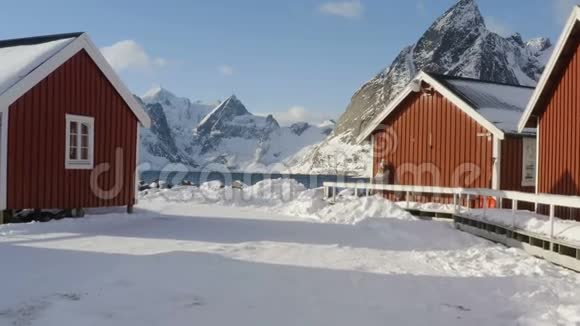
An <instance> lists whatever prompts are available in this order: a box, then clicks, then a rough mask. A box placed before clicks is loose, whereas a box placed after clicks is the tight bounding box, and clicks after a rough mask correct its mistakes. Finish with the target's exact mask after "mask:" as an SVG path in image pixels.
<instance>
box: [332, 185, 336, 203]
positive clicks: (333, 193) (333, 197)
mask: <svg viewBox="0 0 580 326" xmlns="http://www.w3.org/2000/svg"><path fill="white" fill-rule="evenodd" d="M332 201H333V202H335V203H336V186H334V187H332Z"/></svg>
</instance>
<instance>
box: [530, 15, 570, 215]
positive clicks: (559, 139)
mask: <svg viewBox="0 0 580 326" xmlns="http://www.w3.org/2000/svg"><path fill="white" fill-rule="evenodd" d="M527 127H537V129H538V139H539V146H538V180H537V192H538V193H547V194H555V195H571V196H580V7H576V8H575V9H574V11H573V13H572V16H571V17H570V19H569V20H568V23H567V25H566V27H565V30H564V32H563V34H562V36H561V37H560V40H559V42H558V44H557V45H556V48H555V49H554V53H553V54H552V57H551V59H550V60H549V61H548V64H547V66H546V68H545V70H544V74H543V75H542V78H541V79H540V81H539V83H538V87H537V88H536V91H535V92H534V94H533V95H532V98H531V100H530V103H529V105H528V107H527V109H526V111H525V114H524V115H523V116H522V120H521V121H520V124H519V128H520V129H521V130H524V128H527ZM542 211H543V212H545V209H542ZM556 215H557V216H559V217H563V218H571V219H578V220H580V211H578V210H574V209H569V208H559V209H557V210H556Z"/></svg>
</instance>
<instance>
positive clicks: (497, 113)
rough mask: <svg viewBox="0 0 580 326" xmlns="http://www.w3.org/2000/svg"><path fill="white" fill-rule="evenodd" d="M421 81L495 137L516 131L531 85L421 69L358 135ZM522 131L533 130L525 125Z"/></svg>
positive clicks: (363, 136) (369, 129)
mask: <svg viewBox="0 0 580 326" xmlns="http://www.w3.org/2000/svg"><path fill="white" fill-rule="evenodd" d="M422 82H425V83H427V84H429V85H431V86H432V87H433V88H434V89H435V90H436V91H437V92H439V93H441V94H442V95H443V96H444V97H446V98H447V99H448V100H449V101H451V102H452V103H454V104H455V105H456V106H457V107H458V108H459V109H460V110H462V111H463V112H465V113H466V114H467V115H468V116H470V117H471V118H472V119H474V120H475V121H477V123H479V124H480V125H481V126H482V127H484V128H486V129H487V130H488V131H489V132H491V133H492V134H494V135H495V136H496V137H498V138H499V139H504V137H505V134H514V133H517V125H518V121H519V118H520V116H521V115H522V112H523V111H524V108H525V106H526V103H527V101H528V100H529V98H530V96H531V95H532V93H533V88H530V87H527V86H517V85H509V84H499V83H493V82H487V81H482V80H477V79H469V78H461V77H451V76H443V75H436V74H429V73H426V72H424V71H421V72H420V73H419V74H418V75H417V77H416V78H415V79H414V80H413V81H412V82H411V83H409V85H408V86H407V87H406V88H405V89H404V90H403V91H402V92H401V93H400V94H399V95H398V96H397V98H395V100H393V101H392V102H391V103H389V104H388V105H387V106H386V107H385V109H384V110H383V111H382V112H381V113H380V114H379V115H378V116H377V117H376V118H375V119H374V120H373V122H372V123H370V124H369V125H368V127H367V128H366V129H365V130H363V132H362V133H361V134H360V135H359V137H358V139H357V140H358V142H363V141H364V140H366V139H367V138H369V137H370V136H371V134H372V133H373V132H374V131H375V130H376V129H377V128H378V127H379V126H380V125H381V123H382V122H383V121H384V120H385V119H386V118H387V117H388V116H389V115H390V114H391V113H392V112H393V111H394V110H395V109H396V108H397V107H398V106H399V105H400V104H401V103H402V102H403V101H404V100H405V99H406V98H407V97H408V96H409V95H410V94H412V93H414V92H419V91H420V90H421V88H420V85H421V83H422ZM525 133H526V134H535V130H533V129H527V130H525Z"/></svg>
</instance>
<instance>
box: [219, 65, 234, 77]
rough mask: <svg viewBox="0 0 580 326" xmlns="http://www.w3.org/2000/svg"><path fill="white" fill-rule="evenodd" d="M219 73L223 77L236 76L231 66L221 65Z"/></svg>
mask: <svg viewBox="0 0 580 326" xmlns="http://www.w3.org/2000/svg"><path fill="white" fill-rule="evenodd" d="M218 71H219V73H220V74H221V75H222V76H231V75H233V74H234V68H233V67H232V66H229V65H221V66H219V67H218Z"/></svg>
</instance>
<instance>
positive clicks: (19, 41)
mask: <svg viewBox="0 0 580 326" xmlns="http://www.w3.org/2000/svg"><path fill="white" fill-rule="evenodd" d="M83 34H84V32H77V33H64V34H52V35H42V36H33V37H25V38H16V39H10V40H0V48H8V47H13V46H23V45H34V44H42V43H47V42H52V41H57V40H63V39H67V38H77V37H79V36H81V35H83Z"/></svg>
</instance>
